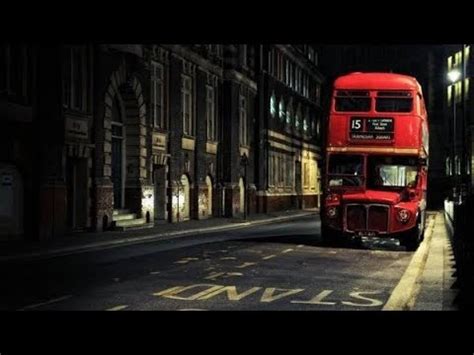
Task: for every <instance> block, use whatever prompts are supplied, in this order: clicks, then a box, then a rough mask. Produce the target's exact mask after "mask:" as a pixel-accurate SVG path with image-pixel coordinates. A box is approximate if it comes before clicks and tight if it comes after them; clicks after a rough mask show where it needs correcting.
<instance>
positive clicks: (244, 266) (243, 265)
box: [236, 263, 257, 269]
mask: <svg viewBox="0 0 474 355" xmlns="http://www.w3.org/2000/svg"><path fill="white" fill-rule="evenodd" d="M252 265H257V263H243V264H242V265H239V266H236V268H238V269H243V268H246V267H247V266H252Z"/></svg>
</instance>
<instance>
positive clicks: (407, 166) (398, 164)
mask: <svg viewBox="0 0 474 355" xmlns="http://www.w3.org/2000/svg"><path fill="white" fill-rule="evenodd" d="M368 167H369V169H368V174H369V176H370V178H369V181H368V185H369V186H368V187H369V188H370V187H372V188H383V187H387V188H405V187H411V188H414V187H415V186H416V184H417V178H418V167H417V165H416V162H415V159H413V158H403V157H397V158H395V157H393V158H392V157H385V158H382V157H369V161H368Z"/></svg>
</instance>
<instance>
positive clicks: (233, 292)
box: [199, 286, 261, 301]
mask: <svg viewBox="0 0 474 355" xmlns="http://www.w3.org/2000/svg"><path fill="white" fill-rule="evenodd" d="M260 289H261V287H252V288H251V289H249V290H247V291H244V292H242V293H237V288H236V287H235V286H226V287H222V288H220V289H217V290H215V291H213V292H211V293H208V294H206V295H204V296H202V297H200V298H199V300H208V299H209V298H212V297H215V296H217V295H218V294H220V293H223V292H225V293H226V294H227V299H228V300H229V301H240V300H241V299H242V298H244V297H247V296H248V295H251V294H252V293H255V292H257V291H258V290H260Z"/></svg>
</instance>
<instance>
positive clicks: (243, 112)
mask: <svg viewBox="0 0 474 355" xmlns="http://www.w3.org/2000/svg"><path fill="white" fill-rule="evenodd" d="M239 102H240V104H239V108H240V110H239V111H240V121H239V123H240V130H239V131H240V145H245V146H246V145H248V131H247V98H246V97H245V96H244V95H240V99H239Z"/></svg>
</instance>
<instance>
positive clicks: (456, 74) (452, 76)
mask: <svg viewBox="0 0 474 355" xmlns="http://www.w3.org/2000/svg"><path fill="white" fill-rule="evenodd" d="M460 77H461V72H460V71H459V70H457V69H452V70H451V71H449V72H448V79H449V81H451V83H452V84H456V83H457V81H458V80H459V78H460ZM455 92H456V90H455V88H454V87H453V93H452V98H453V159H452V162H453V166H454V169H453V170H454V188H453V200H454V201H455V202H456V199H457V188H458V184H457V182H458V178H457V176H458V173H457V155H456V139H457V127H456V123H457V122H456V94H455Z"/></svg>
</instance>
